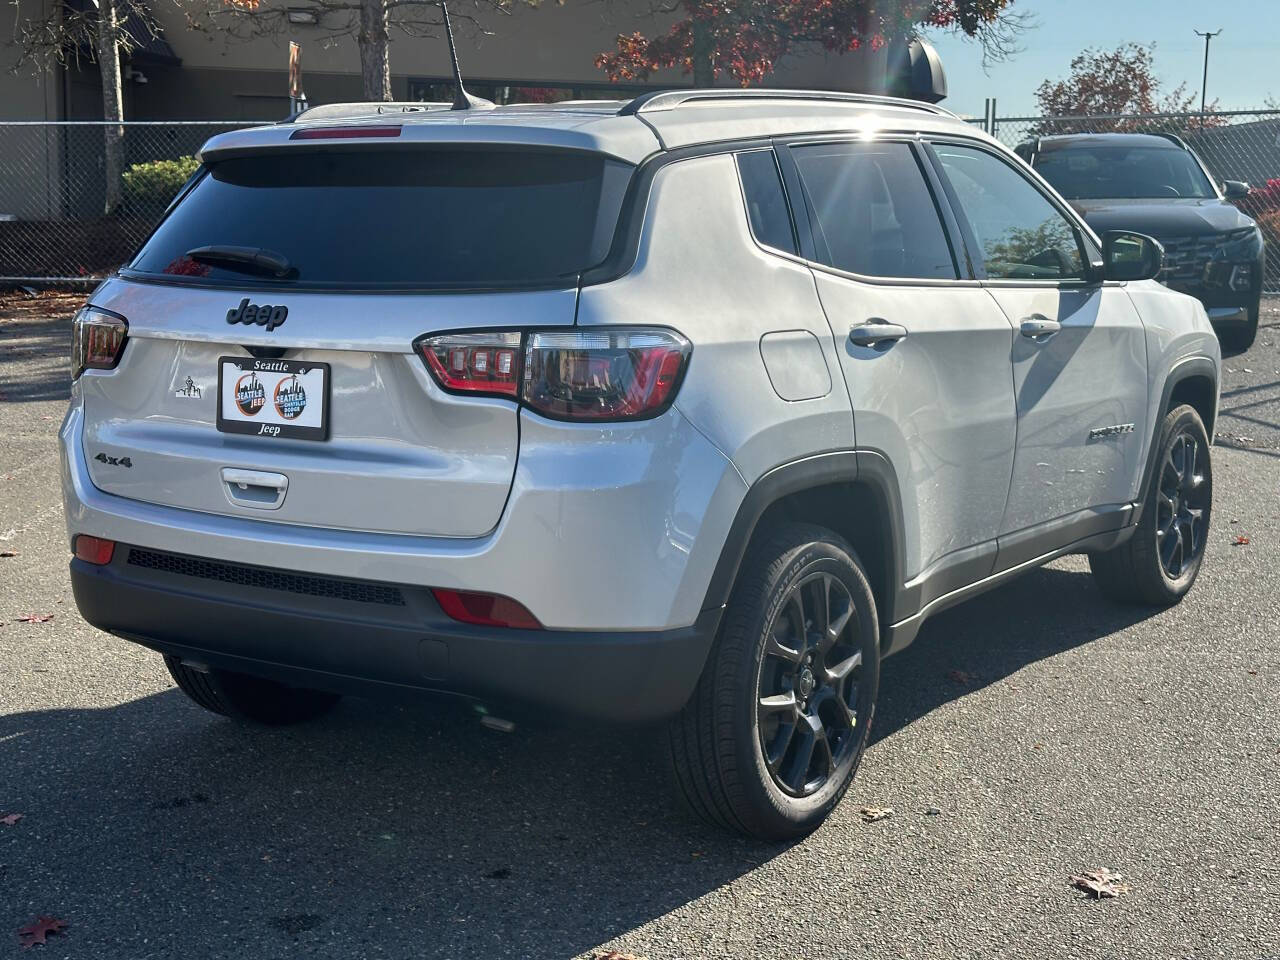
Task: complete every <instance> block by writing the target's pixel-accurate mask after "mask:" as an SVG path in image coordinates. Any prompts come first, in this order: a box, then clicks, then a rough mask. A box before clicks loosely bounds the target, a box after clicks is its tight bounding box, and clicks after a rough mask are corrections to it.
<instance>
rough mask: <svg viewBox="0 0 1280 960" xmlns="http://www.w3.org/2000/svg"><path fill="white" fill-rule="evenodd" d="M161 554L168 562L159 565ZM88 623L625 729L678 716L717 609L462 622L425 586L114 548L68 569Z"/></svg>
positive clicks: (343, 677)
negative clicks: (618, 619)
mask: <svg viewBox="0 0 1280 960" xmlns="http://www.w3.org/2000/svg"><path fill="white" fill-rule="evenodd" d="M157 558H159V559H157ZM71 584H72V589H73V591H74V593H75V599H76V604H77V606H78V607H79V608H80V612H81V614H82V615H83V616H84V618H85V619H86V620H88V621H89V623H91V624H93V626H95V627H97V628H99V629H101V630H106V631H108V632H110V633H113V634H116V635H118V636H121V637H124V638H125V639H128V640H132V641H135V642H137V643H140V644H142V645H144V646H147V647H150V648H152V649H154V650H158V651H161V652H163V653H168V654H172V655H175V656H178V657H181V658H183V659H186V660H189V661H193V662H197V663H201V664H205V665H207V666H211V667H219V668H223V669H228V670H236V671H240V672H243V673H249V674H254V675H257V676H264V677H269V678H271V679H275V680H279V681H281V682H284V683H288V684H293V685H296V686H303V687H313V688H316V689H327V690H335V691H337V692H342V693H356V694H365V695H370V694H372V695H380V694H383V693H396V692H400V693H407V694H411V693H415V692H443V693H450V694H457V695H461V696H464V697H469V698H473V699H478V700H485V701H490V702H498V703H501V702H507V701H510V702H513V703H516V704H524V705H529V706H534V707H541V708H546V709H550V710H553V711H562V712H567V713H573V714H578V715H585V716H591V717H596V718H601V719H607V720H613V721H621V722H645V721H652V720H658V719H661V718H664V717H667V716H670V715H672V714H674V713H676V712H677V711H679V709H680V708H681V707H682V706H683V705H684V704H685V702H686V701H687V700H688V699H689V697H690V695H691V694H692V692H693V688H694V685H695V684H696V683H697V681H698V677H699V675H700V674H701V672H702V667H703V664H704V663H705V661H706V658H707V653H708V650H709V649H710V647H711V643H712V640H713V638H714V636H715V631H716V628H717V626H718V624H719V619H720V610H718V609H717V610H710V611H707V612H705V613H704V614H703V615H702V616H701V617H699V618H698V621H697V622H696V623H694V624H693V625H692V626H690V627H685V628H682V629H676V630H663V631H649V632H634V633H601V632H594V631H592V632H587V631H566V630H559V631H557V630H546V631H542V630H504V629H494V628H486V627H475V626H471V625H468V624H461V623H457V622H455V621H453V620H450V619H449V618H448V617H446V616H445V615H444V614H443V613H442V612H441V610H440V608H439V606H438V605H437V604H436V602H435V599H434V597H432V595H431V592H430V591H429V590H427V589H426V588H424V587H417V586H408V585H390V584H379V583H369V582H364V581H356V580H344V579H338V578H328V577H316V576H312V575H308V574H294V573H284V574H282V573H280V572H279V571H275V570H270V569H268V568H261V567H252V566H248V565H239V564H227V563H220V562H213V563H210V562H208V561H203V560H199V559H197V558H189V557H183V556H181V555H176V554H166V553H159V552H157V551H152V550H144V549H142V548H132V547H127V546H125V545H124V544H120V545H118V546H117V549H116V555H115V557H114V558H113V559H112V561H111V563H110V564H108V565H106V566H93V565H90V564H87V563H84V562H83V561H80V560H72V562H71Z"/></svg>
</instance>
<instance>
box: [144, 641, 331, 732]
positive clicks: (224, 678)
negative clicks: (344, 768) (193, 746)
mask: <svg viewBox="0 0 1280 960" xmlns="http://www.w3.org/2000/svg"><path fill="white" fill-rule="evenodd" d="M164 665H165V666H166V667H168V668H169V675H170V676H172V677H173V680H174V682H175V683H176V684H177V685H178V687H179V688H180V689H181V690H182V692H183V693H185V694H186V695H187V696H188V697H190V698H191V699H192V700H194V701H195V702H196V703H198V704H199V705H200V706H202V707H204V708H205V709H206V710H211V711H213V712H214V713H220V714H222V715H223V716H224V717H231V718H233V719H236V720H251V721H253V722H255V723H262V724H267V725H269V726H273V727H277V726H284V725H286V724H290V723H302V722H304V721H307V720H314V719H315V718H316V717H319V716H321V715H323V714H325V713H327V712H328V711H329V710H331V709H332V708H333V706H334V704H336V703H337V702H338V701H339V700H341V699H342V698H341V697H340V696H339V695H338V694H336V693H327V692H325V691H323V690H304V689H302V688H300V687H287V686H285V685H284V684H282V683H276V682H275V681H274V680H264V679H262V678H261V677H251V676H249V675H248V674H244V673H234V672H232V671H230V670H215V669H210V670H208V671H207V672H206V671H203V670H196V669H193V668H192V667H189V666H187V665H186V664H184V663H183V662H182V661H181V660H179V659H178V658H177V657H170V656H166V657H165V658H164Z"/></svg>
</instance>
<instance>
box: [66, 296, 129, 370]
mask: <svg viewBox="0 0 1280 960" xmlns="http://www.w3.org/2000/svg"><path fill="white" fill-rule="evenodd" d="M128 334H129V323H128V321H126V320H125V319H124V317H118V316H116V315H115V314H114V313H107V312H106V311H105V310H99V309H98V308H97V307H85V308H84V309H82V310H81V311H80V312H79V313H77V314H76V316H75V319H74V320H73V321H72V322H71V379H72V380H74V379H76V378H77V377H79V376H80V374H82V373H84V371H86V370H111V369H113V368H114V367H115V365H116V364H117V363H119V362H120V354H121V353H123V352H124V344H125V340H127V339H128Z"/></svg>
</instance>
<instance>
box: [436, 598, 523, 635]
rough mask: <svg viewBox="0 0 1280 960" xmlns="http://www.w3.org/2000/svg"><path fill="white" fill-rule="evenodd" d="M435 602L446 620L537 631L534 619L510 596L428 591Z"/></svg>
mask: <svg viewBox="0 0 1280 960" xmlns="http://www.w3.org/2000/svg"><path fill="white" fill-rule="evenodd" d="M431 593H432V594H433V595H434V596H435V598H436V602H437V603H438V604H440V609H441V610H443V611H444V612H445V613H446V614H447V615H448V616H449V617H450V618H452V619H454V620H457V621H459V622H461V623H474V624H479V625H480V626H484V627H514V628H515V629H518V630H541V629H542V624H541V623H539V622H538V618H537V617H535V616H534V615H533V614H532V613H530V612H529V611H528V610H526V609H525V608H524V606H523V605H521V604H519V603H517V602H516V601H515V600H512V599H511V598H510V597H501V596H498V595H497V594H493V593H474V592H472V591H470V590H439V589H436V590H432V591H431Z"/></svg>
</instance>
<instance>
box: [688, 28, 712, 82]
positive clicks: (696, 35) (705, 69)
mask: <svg viewBox="0 0 1280 960" xmlns="http://www.w3.org/2000/svg"><path fill="white" fill-rule="evenodd" d="M714 52H715V40H714V38H713V37H712V36H711V31H710V29H709V28H708V27H707V24H706V23H705V22H703V21H702V20H694V21H693V85H694V86H695V87H712V86H715V82H716V67H715V59H714V57H713V54H714Z"/></svg>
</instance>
